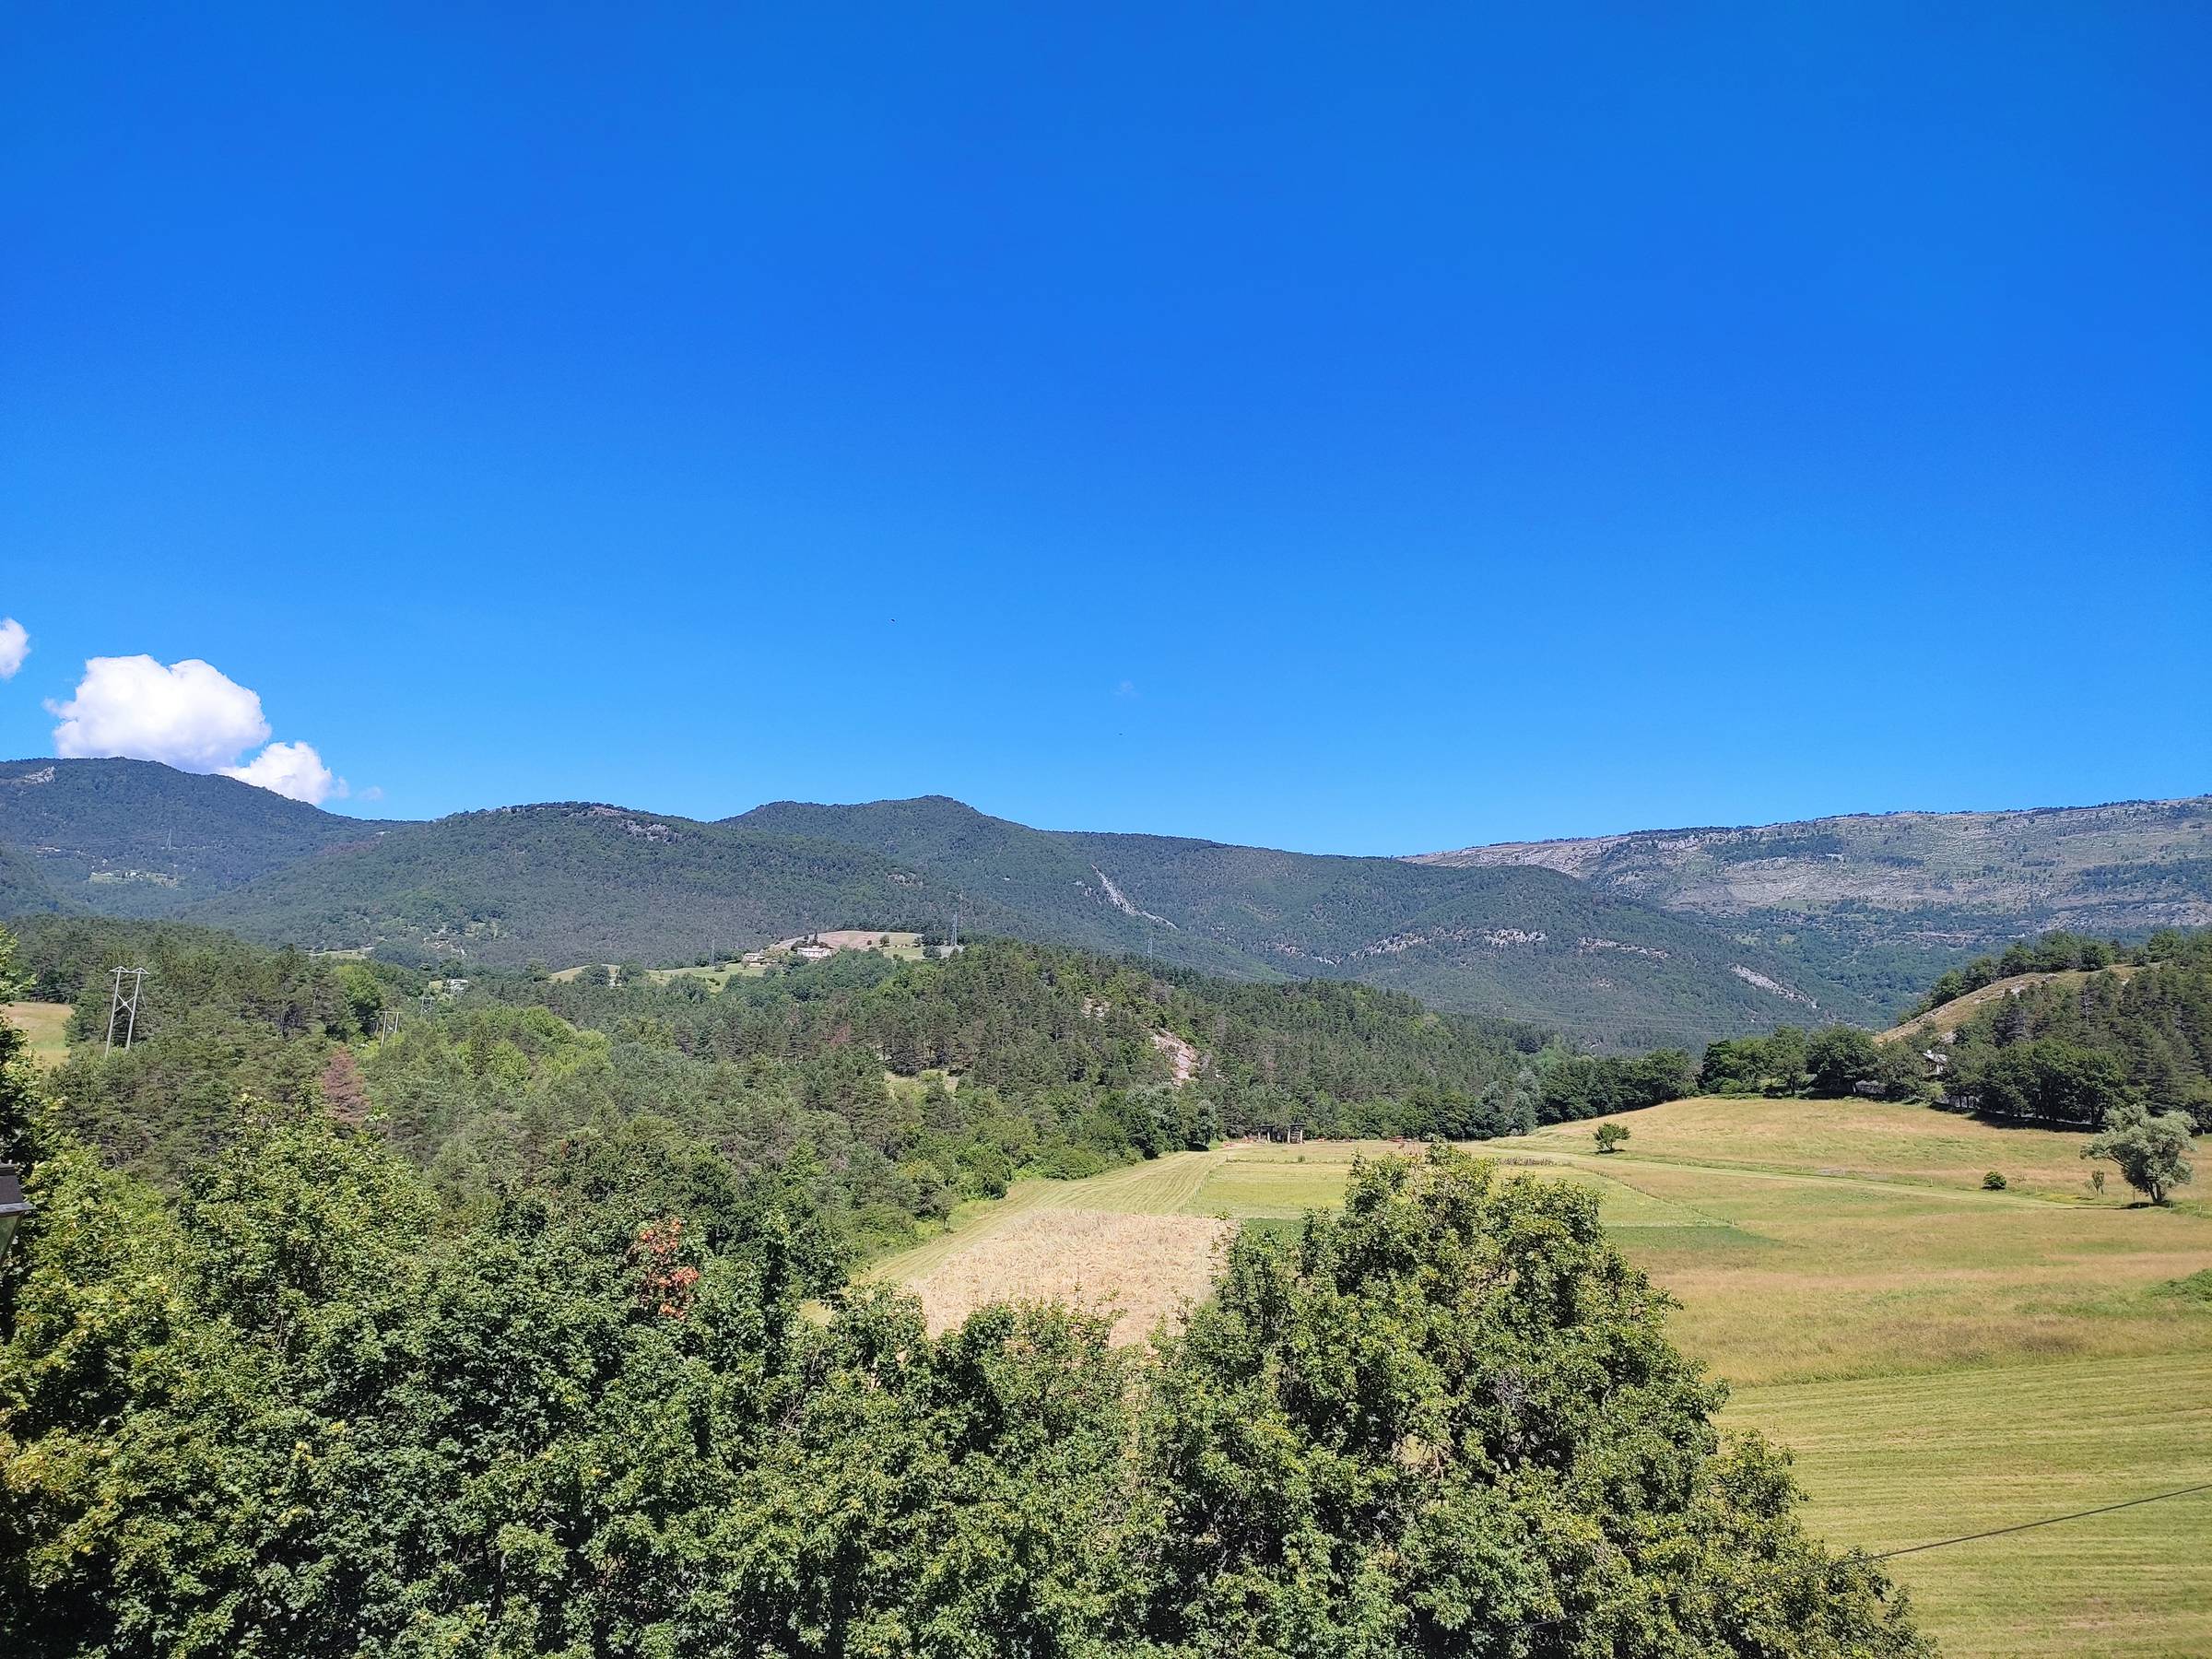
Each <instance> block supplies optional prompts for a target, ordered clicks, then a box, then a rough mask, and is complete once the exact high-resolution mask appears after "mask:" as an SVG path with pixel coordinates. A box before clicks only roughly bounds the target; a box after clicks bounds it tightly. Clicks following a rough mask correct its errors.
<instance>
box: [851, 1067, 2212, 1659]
mask: <svg viewBox="0 0 2212 1659" xmlns="http://www.w3.org/2000/svg"><path fill="white" fill-rule="evenodd" d="M1614 1121H1617V1122H1618V1123H1619V1124H1622V1125H1623V1126H1625V1127H1626V1128H1628V1130H1629V1131H1630V1138H1629V1139H1628V1141H1627V1142H1626V1143H1625V1145H1624V1147H1622V1149H1621V1150H1620V1151H1618V1152H1616V1153H1612V1154H1607V1155H1604V1156H1600V1155H1598V1154H1597V1153H1596V1151H1595V1149H1594V1146H1593V1142H1592V1125H1591V1124H1586V1123H1585V1124H1571V1125H1568V1124H1562V1125H1559V1126H1555V1127H1547V1128H1545V1129H1541V1130H1538V1131H1536V1132H1535V1133H1533V1134H1530V1135H1522V1136H1518V1137H1512V1138H1507V1139H1501V1140H1497V1141H1493V1142H1490V1143H1488V1144H1487V1145H1485V1146H1484V1147H1481V1148H1480V1150H1481V1151H1482V1153H1483V1154H1484V1155H1485V1156H1489V1157H1495V1158H1498V1159H1500V1160H1501V1170H1500V1172H1501V1173H1503V1174H1508V1175H1512V1176H1518V1177H1525V1178H1527V1179H1529V1180H1531V1181H1535V1182H1555V1183H1563V1184H1567V1185H1571V1186H1572V1187H1574V1188H1576V1189H1577V1190H1580V1191H1583V1192H1586V1193H1588V1194H1591V1195H1592V1196H1593V1197H1594V1200H1595V1203H1596V1206H1597V1213H1598V1215H1599V1216H1600V1218H1602V1219H1603V1221H1604V1223H1605V1226H1606V1232H1607V1235H1608V1237H1610V1238H1611V1239H1612V1240H1614V1241H1615V1242H1616V1243H1618V1245H1619V1247H1620V1248H1621V1250H1622V1251H1623V1252H1624V1253H1626V1254H1627V1255H1628V1256H1629V1257H1630V1259H1631V1260H1632V1261H1634V1262H1635V1263H1636V1264H1637V1265H1639V1266H1640V1267H1641V1268H1643V1269H1644V1270H1645V1271H1646V1272H1648V1273H1649V1274H1650V1275H1651V1276H1652V1277H1653V1280H1654V1281H1655V1282H1656V1283H1657V1284H1658V1285H1659V1286H1661V1287H1662V1288H1665V1289H1666V1290H1667V1291H1670V1292H1671V1293H1672V1294H1673V1295H1675V1296H1676V1297H1678V1298H1679V1299H1680V1300H1681V1303H1682V1306H1681V1308H1680V1310H1679V1312H1677V1313H1676V1314H1674V1315H1673V1317H1672V1319H1671V1321H1670V1326H1671V1328H1672V1329H1673V1330H1674V1331H1675V1332H1676V1333H1677V1339H1678V1340H1679V1341H1680V1342H1681V1343H1682V1344H1683V1346H1684V1348H1685V1350H1686V1351H1688V1353H1690V1354H1692V1355H1694V1356H1696V1357H1697V1358H1698V1359H1701V1360H1703V1361H1704V1362H1706V1363H1707V1364H1709V1365H1710V1366H1711V1367H1712V1369H1713V1371H1715V1372H1716V1373H1717V1374H1718V1375H1719V1376H1720V1377H1721V1378H1722V1379H1724V1381H1726V1382H1728V1383H1729V1384H1730V1386H1731V1391H1732V1392H1731V1399H1730V1404H1729V1406H1728V1407H1727V1408H1726V1410H1725V1412H1724V1414H1723V1418H1722V1420H1723V1421H1724V1422H1728V1423H1734V1424H1736V1425H1740V1426H1750V1427H1757V1428H1759V1429H1762V1430H1769V1431H1771V1432H1773V1433H1774V1434H1776V1436H1777V1437H1778V1438H1780V1439H1781V1440H1783V1443H1785V1444H1788V1445H1790V1446H1791V1447H1792V1448H1793V1449H1794V1451H1795V1452H1796V1453H1797V1458H1798V1468H1799V1470H1800V1472H1801V1473H1802V1475H1803V1477H1804V1478H1805V1480H1806V1487H1807V1490H1808V1492H1809V1494H1810V1496H1811V1500H1812V1502H1811V1511H1810V1512H1811V1514H1812V1516H1813V1518H1814V1523H1815V1524H1816V1525H1817V1526H1818V1527H1819V1528H1820V1530H1821V1531H1822V1532H1823V1533H1824V1535H1826V1536H1827V1537H1828V1538H1829V1539H1830V1541H1831V1542H1832V1543H1835V1544H1838V1545H1841V1544H1844V1543H1850V1544H1852V1545H1854V1546H1856V1547H1862V1548H1865V1549H1868V1550H1889V1549H1904V1548H1909V1547H1912V1546H1915V1545H1920V1544H1925V1543H1929V1542H1933V1541H1935V1540H1937V1539H1942V1538H1949V1537H1957V1536H1960V1535H1965V1534H1970V1533H1974V1532H1979V1531H1983V1530H1986V1529H1988V1528H1992V1527H1997V1526H2006V1525H2012V1524H2018V1523H2022V1522H2027V1521H2032V1520H2040V1519H2043V1518H2046V1517H2049V1516H2052V1515H2058V1514H2065V1513H2069V1512H2075V1511H2078V1510H2085V1509H2092V1508H2096V1507H2099V1506H2100V1505H2103V1504H2108V1503H2112V1502H2118V1501H2124V1500H2128V1499H2132V1498H2136V1497H2143V1496H2147V1495H2149V1494H2152V1493H2155V1492H2160V1491H2171V1490H2172V1489H2174V1488H2179V1487H2184V1486H2188V1485H2190V1484H2192V1483H2193V1482H2196V1481H2203V1480H2212V1301H2207V1300H2204V1299H2202V1298H2198V1297H2194V1296H2192V1295H2190V1294H2188V1293H2187V1292H2186V1287H2187V1286H2188V1285H2190V1284H2191V1283H2194V1282H2195V1281H2194V1280H2192V1278H2191V1276H2192V1275H2195V1274H2198V1273H2199V1272H2200V1270H2201V1269H2202V1268H2203V1267H2204V1266H2205V1265H2206V1264H2207V1263H2212V1218H2207V1216H2206V1214H2205V1212H2204V1210H2203V1208H2202V1206H2184V1207H2183V1208H2180V1209H2177V1210H2171V1211H2150V1210H2146V1209H2137V1208H2131V1207H2130V1206H2129V1204H2128V1201H2127V1199H2126V1198H2125V1197H2124V1195H2121V1194H2117V1193H2114V1194H2095V1193H2093V1192H2092V1191H2091V1189H2090V1187H2089V1185H2088V1182H2087V1181H2086V1179H2085V1165H2084V1164H2083V1162H2082V1160H2081V1158H2080V1149H2081V1146H2082V1143H2083V1139H2084V1137H2083V1136H2082V1135H2077V1134H2067V1133H2062V1132H2056V1131H2050V1130H2041V1129H2023V1128H2010V1127H1999V1126H1996V1125H1994V1124H1987V1123H1980V1122H1976V1121H1974V1120H1972V1119H1969V1118H1962V1117H1959V1116H1958V1115H1955V1114H1951V1113H1946V1112H1932V1111H1929V1110H1928V1109H1927V1108H1925V1107H1924V1106H1919V1105H1912V1104H1906V1103H1891V1102H1884V1101H1877V1100H1857V1099H1854V1100H1744V1099H1725V1100H1723V1099H1696V1100H1677V1101H1675V1102H1672V1103H1670V1104H1665V1105H1660V1106H1656V1107H1653V1108H1651V1109H1649V1110H1644V1111H1639V1112H1632V1113H1629V1114H1626V1115H1624V1116H1622V1117H1620V1118H1618V1119H1617V1120H1614ZM1391 1150H1392V1148H1391V1147H1390V1146H1389V1145H1388V1144H1387V1143H1383V1144H1376V1143H1368V1144H1364V1145H1361V1144H1358V1143H1345V1142H1308V1143H1306V1144H1304V1145H1302V1146H1298V1147H1286V1146H1273V1145H1266V1146H1255V1145H1230V1146H1226V1147H1220V1148H1218V1149H1216V1150H1214V1151H1212V1152H1205V1153H1201V1152H1192V1153H1185V1154H1178V1155H1175V1156H1174V1157H1171V1158H1169V1159H1161V1160H1160V1161H1159V1162H1158V1163H1155V1164H1147V1165H1144V1166H1142V1167H1141V1168H1140V1169H1137V1170H1132V1171H1117V1172H1115V1173H1112V1174H1109V1175H1106V1176H1102V1177H1100V1178H1098V1179H1097V1180H1093V1181H1084V1182H1073V1183H1069V1182H1052V1183H1044V1182H1038V1183H1028V1184H1024V1185H1022V1186H1018V1187H1017V1188H1016V1189H1015V1190H1014V1191H1013V1192H1011V1193H1010V1194H1008V1195H1007V1197H1006V1199H1005V1200H1004V1201H1002V1202H1000V1203H994V1204H987V1205H977V1206H971V1208H969V1209H968V1210H966V1211H964V1212H963V1213H962V1215H961V1217H960V1219H959V1225H958V1226H957V1227H956V1228H955V1230H952V1231H951V1232H949V1233H947V1235H945V1236H944V1237H942V1238H939V1239H935V1240H933V1241H929V1242H927V1243H925V1244H924V1245H921V1246H919V1247H917V1248H916V1249H914V1250H912V1251H911V1252H908V1253H904V1254H901V1255H898V1256H894V1257H891V1258H888V1259H887V1260H886V1261H884V1262H882V1263H880V1264H879V1265H877V1268H876V1269H875V1271H876V1272H877V1273H878V1274H880V1275H881V1276H882V1277H886V1278H888V1279H889V1280H891V1281H892V1282H895V1283H898V1284H900V1285H902V1286H908V1287H911V1288H913V1289H914V1290H916V1292H917V1293H918V1294H920V1295H921V1296H922V1297H923V1299H924V1305H925V1306H926V1307H928V1308H930V1309H931V1310H932V1312H933V1315H934V1317H935V1318H936V1319H938V1320H940V1321H944V1322H947V1323H949V1322H950V1321H952V1320H954V1319H957V1318H958V1317H959V1314H960V1313H961V1312H963V1311H965V1310H966V1309H968V1308H971V1307H973V1306H975V1305H978V1304H979V1303H980V1302H982V1301H983V1300H987V1299H989V1298H990V1297H993V1296H1001V1297H1018V1296H1021V1295H1025V1294H1029V1293H1031V1292H1032V1291H1033V1290H1034V1289H1036V1288H1044V1287H1050V1288H1052V1289H1053V1290H1054V1291H1055V1293H1058V1294H1061V1295H1063V1296H1066V1297H1069V1298H1071V1299H1075V1300H1081V1301H1083V1302H1085V1303H1087V1304H1088V1305H1092V1306H1097V1307H1100V1308H1105V1309H1110V1310H1111V1309H1112V1308H1114V1307H1117V1306H1120V1307H1127V1308H1130V1309H1132V1310H1133V1311H1134V1317H1135V1318H1136V1319H1141V1318H1142V1317H1143V1316H1144V1315H1145V1314H1147V1312H1151V1311H1155V1310H1157V1309H1159V1307H1161V1306H1162V1305H1163V1304H1164V1303H1167V1302H1171V1301H1172V1299H1173V1295H1174V1293H1175V1292H1176V1290H1177V1288H1179V1287H1181V1286H1182V1285H1184V1284H1187V1283H1188V1282H1189V1280H1190V1278H1191V1277H1192V1276H1193V1275H1199V1276H1203V1274H1204V1273H1205V1271H1206V1253H1207V1252H1208V1251H1209V1250H1210V1249H1212V1248H1213V1246H1212V1243H1211V1237H1212V1235H1211V1234H1210V1233H1208V1232H1206V1231H1205V1230H1203V1229H1201V1230H1197V1231H1194V1232H1186V1233H1171V1232H1164V1231H1162V1230H1161V1224H1162V1223H1163V1222H1166V1223H1177V1222H1181V1223H1202V1222H1204V1221H1206V1220H1208V1219H1211V1218H1223V1217H1225V1218H1230V1220H1231V1221H1232V1222H1240V1223H1242V1224H1243V1225H1245V1226H1247V1227H1249V1228H1251V1229H1253V1230H1263V1231H1274V1232H1277V1233H1278V1234H1283V1235H1286V1236H1288V1237H1292V1238H1295V1237H1297V1236H1298V1234H1299V1229H1300V1225H1301V1224H1300V1220H1299V1218H1300V1217H1301V1216H1302V1215H1303V1213H1304V1212H1306V1211H1307V1210H1309V1209H1312V1208H1315V1207H1325V1206H1333V1205H1335V1204H1336V1203H1338V1202H1340V1201H1341V1199H1342V1197H1343V1194H1344V1193H1345V1191H1346V1188H1347V1182H1349V1181H1350V1180H1351V1178H1352V1174H1353V1171H1354V1168H1355V1165H1356V1162H1357V1160H1358V1159H1360V1158H1363V1157H1364V1158H1373V1157H1376V1156H1378V1155H1387V1154H1388V1153H1389V1152H1390V1151H1391ZM1992 1168H1996V1169H2000V1170H2003V1171H2007V1172H2008V1173H2009V1174H2010V1175H2011V1176H2012V1177H2013V1180H2012V1184H2011V1187H2010V1188H2009V1190H2007V1191H2006V1192H2003V1193H1993V1192H1989V1191H1986V1190H1984V1188H1983V1177H1984V1175H1985V1173H1986V1171H1989V1170H1990V1169H1992ZM1140 1246H1141V1247H1140ZM1130 1323H1132V1320H1131V1319H1128V1318H1125V1319H1124V1322H1123V1324H1124V1327H1126V1326H1127V1325H1128V1324H1130ZM2193 1504H2194V1507H2192V1506H2193ZM2054 1551H2058V1552H2062V1553H2063V1554H2064V1556H2065V1559H2069V1560H2080V1561H2094V1562H2096V1563H2097V1564H2098V1570H2097V1571H2095V1572H2093V1573H2092V1572H2071V1573H2053V1571H2050V1563H2051V1560H2052V1559H2053V1552H2054ZM1894 1565H1895V1568H1896V1571H1897V1573H1898V1576H1899V1577H1900V1579H1901V1580H1902V1581H1903V1582H1904V1583H1905V1584H1906V1585H1907V1586H1908V1587H1909V1588H1910V1589H1911V1590H1912V1594H1913V1595H1914V1598H1915V1600H1916V1602H1917V1603H1918V1605H1919V1606H1920V1607H1921V1609H1922V1611H1923V1614H1924V1618H1925V1621H1926V1623H1927V1625H1928V1627H1929V1629H1930V1630H1931V1631H1932V1632H1933V1633H1934V1634H1935V1636H1936V1637H1937V1638H1939V1639H1940V1641H1941V1642H1942V1644H1943V1650H1944V1652H1946V1653H1953V1654H1986V1655H1991V1656H1992V1659H1994V1656H1997V1655H2012V1654H2024V1653H2032V1654H2039V1655H2048V1656H2050V1659H2059V1656H2060V1655H2070V1654H2075V1653H2107V1654H2139V1655H2144V1656H2146V1659H2148V1656H2149V1655H2154V1654H2171V1653H2195V1652H2201V1651H2204V1650H2205V1648H2206V1645H2207V1643H2212V1614H2208V1613H2207V1609H2212V1511H2208V1510H2206V1508H2204V1507H2203V1506H2202V1505H2201V1504H2198V1503H2196V1502H2195V1500H2179V1501H2177V1502H2174V1503H2171V1504H2163V1505H2154V1506H2150V1507H2148V1508H2146V1509H2144V1510H2141V1511H2124V1512H2117V1513H2113V1514H2108V1515H2100V1516H2095V1517H2092V1518H2089V1519H2087V1520H2084V1521H2079V1522H2073V1523H2068V1524H2066V1525H2065V1526H2064V1527H2062V1528H2054V1529H2052V1530H2050V1531H2048V1532H2043V1533H2027V1534H2022V1535H2017V1536H2012V1537H2006V1538H1995V1539H1988V1540H1983V1541H1982V1542H1979V1543H1976V1544H1974V1545H1971V1546H1965V1547H1954V1548H1949V1549H1944V1550H1935V1551H1930V1552H1928V1553H1926V1554H1921V1555H1912V1556H1906V1557H1902V1558H1900V1559H1898V1560H1897V1561H1896V1562H1895V1563H1894Z"/></svg>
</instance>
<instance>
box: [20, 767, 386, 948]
mask: <svg viewBox="0 0 2212 1659" xmlns="http://www.w3.org/2000/svg"><path fill="white" fill-rule="evenodd" d="M404 828H406V826H390V825H383V824H375V823H369V822H365V821H363V820H362V819H360V818H341V817H339V816H338V815H337V814H336V813H333V812H324V811H323V810H322V809H321V808H319V807H315V806H308V805H306V804H305V803H304V802H300V801H291V800H287V799H286V798H285V797H284V796H282V795H280V794H272V793H271V792H270V791H268V790H265V789H256V788H254V787H253V785H252V784H250V783H241V782H238V780H236V779H235V778H218V777H203V776H201V775H199V774H197V773H194V772H182V771H175V770H174V769H172V768H171V767H167V766H159V765H157V764H155V763H154V762H152V761H150V760H7V761H0V845H4V846H8V847H12V848H14V849H15V850H17V851H18V852H19V853H23V854H24V855H26V856H27V857H28V858H29V859H30V860H31V862H32V863H33V865H35V866H36V868H37V870H38V872H39V874H40V877H41V880H42V881H43V883H44V885H45V887H46V888H48V889H50V891H51V893H52V895H53V899H54V900H56V901H58V902H59V903H60V904H61V905H62V906H63V907H64V908H68V909H74V908H77V907H79V906H82V907H84V908H87V909H91V910H97V911H100V912H103V913H105V914H109V915H123V916H162V915H172V914H174V913H175V912H178V911H180V910H182V909H184V908H186V907H187V906H189V905H191V904H193V903H195V902H196V901H198V900H201V899H204V898H206V897H209V896H210V895H213V894H215V893H219V892H222V891H225V890H226V889H228V888H234V887H236V886H238V885H239V884H240V883H241V882H245V881H251V880H252V879H253V877H256V876H260V875H264V874H265V873H267V872H268V871H270V870H275V869H279V868H281V867H282V866H284V865H288V864H292V863H295V862H297V861H298V860H300V859H302V858H306V857H308V856H310V855H311V854H312V853H319V852H321V851H323V850H324V848H326V847H335V846H342V845H347V844H349V843H354V842H361V841H372V840H374V839H375V838H376V837H378V836H379V835H380V834H382V833H384V832H386V831H387V830H392V829H404ZM18 908H29V907H18Z"/></svg>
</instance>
